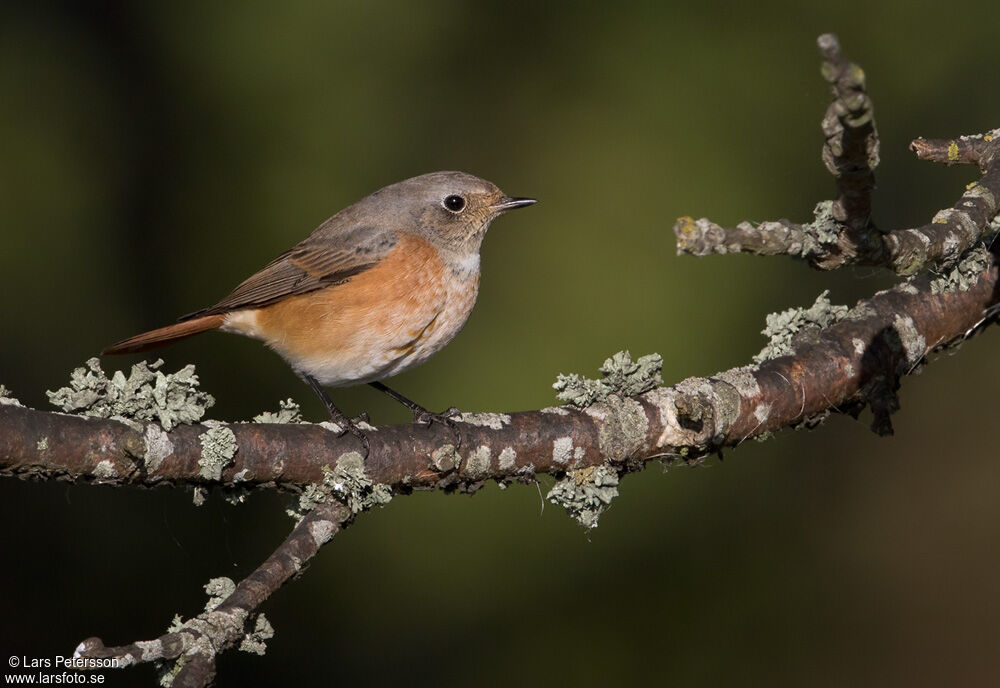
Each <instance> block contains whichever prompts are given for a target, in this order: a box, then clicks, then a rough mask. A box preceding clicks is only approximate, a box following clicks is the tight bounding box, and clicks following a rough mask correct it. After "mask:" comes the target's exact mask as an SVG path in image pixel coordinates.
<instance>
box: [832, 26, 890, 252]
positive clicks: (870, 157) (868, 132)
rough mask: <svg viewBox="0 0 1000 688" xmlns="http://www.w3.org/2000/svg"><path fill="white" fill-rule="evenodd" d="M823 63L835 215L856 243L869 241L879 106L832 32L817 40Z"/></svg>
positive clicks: (876, 155)
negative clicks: (828, 91)
mask: <svg viewBox="0 0 1000 688" xmlns="http://www.w3.org/2000/svg"><path fill="white" fill-rule="evenodd" d="M816 43H817V45H818V47H819V52H820V55H821V56H822V58H823V62H822V65H821V71H822V73H823V78H825V79H826V80H827V81H828V82H830V88H831V91H832V92H833V100H832V101H831V102H830V106H829V107H828V108H827V110H826V115H825V116H824V117H823V122H822V127H823V135H824V136H825V137H826V140H825V141H824V143H823V155H822V158H823V164H824V165H826V169H827V170H829V171H830V174H832V175H833V176H834V177H835V178H836V179H837V187H838V188H839V189H840V198H838V199H837V200H836V201H834V203H833V206H832V213H833V217H834V219H835V220H836V221H837V222H838V223H840V224H841V225H842V226H843V228H844V231H845V232H848V233H850V234H852V235H853V236H852V241H853V242H854V243H861V242H863V241H865V235H866V234H867V233H869V232H872V231H874V228H873V227H872V225H871V213H872V190H873V189H874V188H875V168H876V167H878V163H879V158H878V148H879V141H878V132H877V131H876V130H875V107H874V105H872V101H871V98H869V97H868V92H867V91H866V89H865V73H864V71H863V70H862V69H861V67H859V66H858V65H856V64H854V63H852V62H849V61H848V60H846V59H844V56H843V55H841V53H840V42H839V41H838V40H837V37H836V36H834V35H833V34H832V33H826V34H823V35H822V36H820V37H819V38H818V39H817V41H816Z"/></svg>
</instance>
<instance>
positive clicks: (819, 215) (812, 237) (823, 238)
mask: <svg viewBox="0 0 1000 688" xmlns="http://www.w3.org/2000/svg"><path fill="white" fill-rule="evenodd" d="M840 230H841V225H840V223H839V222H837V219H836V218H835V217H834V216H833V201H820V202H819V203H817V204H816V208H815V209H814V210H813V221H812V222H807V223H805V224H804V225H802V234H803V239H802V257H803V258H810V257H812V256H824V255H826V254H827V253H828V252H829V250H830V248H831V247H833V246H836V245H837V241H838V239H839V238H840Z"/></svg>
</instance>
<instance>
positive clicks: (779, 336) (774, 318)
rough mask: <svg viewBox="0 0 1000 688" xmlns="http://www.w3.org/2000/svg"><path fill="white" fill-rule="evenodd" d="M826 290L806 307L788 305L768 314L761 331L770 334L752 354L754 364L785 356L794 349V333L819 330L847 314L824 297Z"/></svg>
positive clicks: (842, 308)
mask: <svg viewBox="0 0 1000 688" xmlns="http://www.w3.org/2000/svg"><path fill="white" fill-rule="evenodd" d="M829 293H830V292H829V290H828V291H824V292H823V293H822V294H820V295H819V296H817V297H816V301H815V303H813V305H812V306H810V307H809V308H789V309H788V310H786V311H782V312H780V313H770V314H769V315H768V316H767V327H765V328H764V329H763V331H762V332H761V334H763V335H764V336H765V337H769V338H770V341H769V342H768V343H767V346H765V347H764V348H763V349H762V350H761V352H760V353H759V354H757V355H756V356H754V358H753V360H754V362H755V363H763V362H764V361H768V360H770V359H772V358H777V357H779V356H784V355H785V354H789V353H791V352H792V351H793V342H794V340H795V338H796V336H798V335H800V333H802V332H805V331H808V330H819V329H822V328H824V327H827V326H829V325H832V324H834V323H836V322H839V321H840V320H843V319H844V318H845V317H847V314H848V308H847V306H834V305H832V304H831V303H830V299H828V298H827V294H829Z"/></svg>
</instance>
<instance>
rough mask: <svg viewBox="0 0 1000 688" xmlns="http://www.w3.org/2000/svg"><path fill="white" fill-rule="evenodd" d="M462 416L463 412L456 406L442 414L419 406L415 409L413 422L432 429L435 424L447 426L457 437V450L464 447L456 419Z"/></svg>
mask: <svg viewBox="0 0 1000 688" xmlns="http://www.w3.org/2000/svg"><path fill="white" fill-rule="evenodd" d="M461 415H462V412H461V411H459V410H458V409H457V408H455V407H454V406H451V407H449V408H448V409H446V410H444V411H442V412H441V413H434V412H433V411H428V410H427V409H425V408H424V407H422V406H417V407H416V408H415V409H413V422H414V423H417V424H419V425H423V426H425V427H430V426H431V425H432V424H433V423H440V424H441V425H444V426H447V427H448V428H449V429H450V430H451V431H452V433H453V434H454V435H455V448H456V449H457V448H459V447H461V446H462V433H461V432H459V428H458V422H457V421H456V420H455V419H456V418H458V417H460V416H461Z"/></svg>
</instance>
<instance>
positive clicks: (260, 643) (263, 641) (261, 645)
mask: <svg viewBox="0 0 1000 688" xmlns="http://www.w3.org/2000/svg"><path fill="white" fill-rule="evenodd" d="M273 637H274V626H272V625H271V622H270V621H268V620H267V617H266V616H264V615H263V614H258V615H257V621H256V623H255V624H254V628H253V630H252V631H250V632H249V633H247V634H246V635H245V636H243V641H242V642H241V643H240V650H242V651H243V652H249V653H251V654H255V655H261V656H263V655H264V653H265V652H267V641H268V640H270V639H271V638H273Z"/></svg>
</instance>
